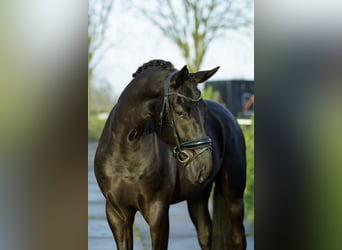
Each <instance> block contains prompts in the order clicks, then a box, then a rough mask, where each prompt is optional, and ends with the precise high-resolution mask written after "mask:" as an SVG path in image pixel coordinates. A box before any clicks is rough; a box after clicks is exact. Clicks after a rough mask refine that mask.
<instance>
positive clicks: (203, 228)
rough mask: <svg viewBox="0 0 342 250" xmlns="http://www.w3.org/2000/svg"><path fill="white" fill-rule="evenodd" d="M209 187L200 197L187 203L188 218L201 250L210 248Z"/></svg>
mask: <svg viewBox="0 0 342 250" xmlns="http://www.w3.org/2000/svg"><path fill="white" fill-rule="evenodd" d="M211 186H212V185H209V186H208V187H207V188H206V189H205V190H204V192H203V193H202V194H201V195H200V196H198V197H195V198H193V199H191V200H188V201H187V202H188V210H189V214H190V218H191V220H192V222H193V223H194V225H195V227H196V231H197V237H198V241H199V244H200V246H201V248H202V250H210V247H211V219H210V215H209V209H208V199H209V194H210V190H211Z"/></svg>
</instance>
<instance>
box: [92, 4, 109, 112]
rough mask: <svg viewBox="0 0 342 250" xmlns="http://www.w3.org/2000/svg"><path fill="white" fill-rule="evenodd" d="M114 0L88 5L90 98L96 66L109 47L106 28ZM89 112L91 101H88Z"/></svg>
mask: <svg viewBox="0 0 342 250" xmlns="http://www.w3.org/2000/svg"><path fill="white" fill-rule="evenodd" d="M113 2H114V0H89V7H88V99H89V100H90V95H91V89H92V88H91V81H92V79H93V72H94V69H95V67H96V66H97V65H98V64H99V62H100V61H101V60H102V58H103V56H104V53H105V52H106V50H107V49H108V48H109V46H110V44H108V43H107V39H106V30H107V26H108V17H109V14H110V13H111V10H112V7H113ZM88 114H89V103H88Z"/></svg>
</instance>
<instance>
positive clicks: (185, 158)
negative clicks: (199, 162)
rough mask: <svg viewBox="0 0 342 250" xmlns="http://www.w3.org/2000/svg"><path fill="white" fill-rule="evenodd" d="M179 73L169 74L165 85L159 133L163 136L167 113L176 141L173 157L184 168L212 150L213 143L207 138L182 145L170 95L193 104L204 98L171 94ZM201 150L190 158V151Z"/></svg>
mask: <svg viewBox="0 0 342 250" xmlns="http://www.w3.org/2000/svg"><path fill="white" fill-rule="evenodd" d="M177 73H178V71H173V72H171V73H170V74H169V76H168V77H167V78H166V80H165V84H164V97H163V105H162V110H161V112H160V115H159V133H160V134H161V130H162V125H163V117H164V113H166V117H167V120H168V121H169V125H170V127H171V128H172V132H173V136H174V138H175V140H176V146H175V147H174V148H173V157H174V158H175V159H177V160H178V161H179V162H180V163H182V164H183V165H184V166H186V165H187V164H189V163H190V162H191V161H193V160H194V159H195V158H196V157H198V156H199V155H200V154H202V153H204V152H205V151H207V150H210V151H211V150H212V142H211V139H210V137H209V136H206V137H204V138H201V139H197V140H192V141H187V142H183V143H181V142H180V140H179V137H178V134H177V130H176V127H175V123H174V121H173V119H172V116H171V112H170V105H169V96H170V95H177V96H179V97H181V98H184V99H186V100H188V101H192V102H199V101H201V100H202V96H201V95H200V96H199V97H198V98H196V99H195V98H191V97H188V96H185V95H182V94H180V93H177V92H169V87H170V82H171V79H172V77H173V76H174V75H175V74H177ZM197 149H201V150H200V151H198V152H197V153H196V154H195V155H193V156H190V155H189V153H188V152H187V151H188V150H190V151H193V150H197Z"/></svg>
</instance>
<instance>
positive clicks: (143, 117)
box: [113, 83, 157, 139]
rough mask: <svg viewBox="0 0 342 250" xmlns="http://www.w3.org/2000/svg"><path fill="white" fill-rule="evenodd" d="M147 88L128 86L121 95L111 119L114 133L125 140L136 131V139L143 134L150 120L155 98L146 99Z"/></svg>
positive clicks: (135, 85)
mask: <svg viewBox="0 0 342 250" xmlns="http://www.w3.org/2000/svg"><path fill="white" fill-rule="evenodd" d="M147 93H148V88H146V87H142V86H139V85H137V84H134V83H133V84H132V83H131V84H130V85H129V86H128V87H127V88H126V89H125V90H124V92H123V93H122V94H121V96H120V98H119V100H118V103H117V105H116V110H115V113H114V117H113V124H114V132H115V134H117V135H118V134H120V135H121V138H125V136H126V138H125V139H127V136H128V135H129V134H130V133H134V130H135V131H136V137H139V136H140V135H142V134H143V132H144V129H145V126H146V124H147V123H148V122H149V121H150V120H151V114H152V108H153V107H154V104H155V102H156V101H157V99H156V98H151V97H148V95H147Z"/></svg>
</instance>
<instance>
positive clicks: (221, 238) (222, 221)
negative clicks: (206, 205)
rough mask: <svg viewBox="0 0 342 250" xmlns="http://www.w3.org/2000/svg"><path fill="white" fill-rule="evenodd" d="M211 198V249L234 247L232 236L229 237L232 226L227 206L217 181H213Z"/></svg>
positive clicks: (222, 249)
mask: <svg viewBox="0 0 342 250" xmlns="http://www.w3.org/2000/svg"><path fill="white" fill-rule="evenodd" d="M213 200H214V201H213V220H212V238H211V249H212V250H231V249H234V245H233V242H232V237H230V236H231V235H232V226H231V221H230V217H229V211H228V206H227V204H226V202H225V199H224V197H223V193H222V188H221V185H220V184H219V183H215V189H214V199H213Z"/></svg>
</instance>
